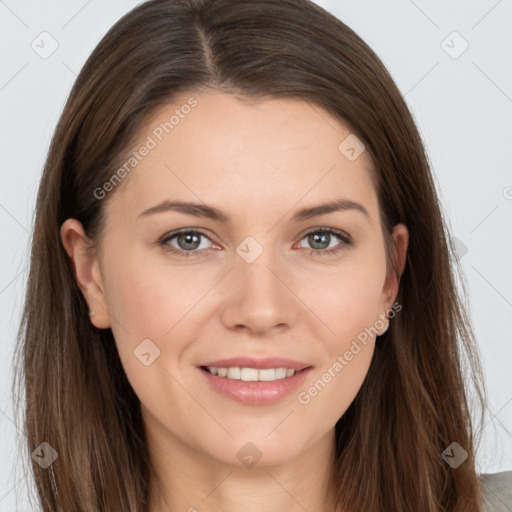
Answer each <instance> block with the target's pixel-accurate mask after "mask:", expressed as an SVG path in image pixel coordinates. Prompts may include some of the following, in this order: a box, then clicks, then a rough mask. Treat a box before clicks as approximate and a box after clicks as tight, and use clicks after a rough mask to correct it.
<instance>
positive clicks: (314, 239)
mask: <svg viewBox="0 0 512 512" xmlns="http://www.w3.org/2000/svg"><path fill="white" fill-rule="evenodd" d="M333 237H335V238H337V239H338V240H339V241H340V242H341V243H338V244H337V245H334V246H330V245H331V244H330V243H331V242H333V241H334V239H333ZM302 240H307V242H308V243H309V244H311V245H312V246H313V250H312V251H311V253H310V255H311V256H315V255H318V256H324V255H328V254H335V253H337V252H339V251H341V250H342V249H343V247H344V246H346V245H351V244H352V239H351V237H350V236H349V235H348V234H347V233H344V232H343V231H338V230H337V229H333V228H321V229H318V228H317V229H314V230H312V231H309V232H308V233H306V235H305V237H304V238H303V239H302ZM302 240H301V242H302ZM315 246H316V247H315ZM319 246H320V247H319ZM301 247H302V246H301Z"/></svg>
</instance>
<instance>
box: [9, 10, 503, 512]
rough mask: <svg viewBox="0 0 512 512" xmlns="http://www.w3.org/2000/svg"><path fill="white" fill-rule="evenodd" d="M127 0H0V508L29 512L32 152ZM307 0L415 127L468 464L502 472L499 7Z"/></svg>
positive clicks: (36, 162)
mask: <svg viewBox="0 0 512 512" xmlns="http://www.w3.org/2000/svg"><path fill="white" fill-rule="evenodd" d="M137 3H138V2H135V1H128V0H125V1H122V0H109V1H99V0H89V1H87V0H73V1H70V0H67V1H64V0H61V1H57V0H46V1H45V2H38V1H35V0H32V1H24V0H19V1H16V0H0V42H1V66H0V112H1V117H0V119H1V123H0V130H1V131H0V159H1V160H0V162H1V164H0V173H1V174H0V227H1V231H0V232H1V235H0V236H1V245H2V251H1V252H0V263H1V274H0V304H1V308H0V326H1V341H0V343H1V348H2V355H3V357H2V359H1V363H0V364H1V365H2V370H1V372H0V374H1V376H0V390H1V393H0V440H1V443H2V444H3V447H2V448H3V449H2V453H3V457H4V463H3V464H1V465H0V512H12V511H14V510H19V511H31V510H35V509H34V508H31V507H30V505H29V503H28V501H27V498H26V494H27V486H28V485H32V484H31V480H30V476H27V475H26V474H25V473H23V472H22V471H21V470H20V468H21V467H22V466H21V465H20V464H19V463H18V464H17V465H16V466H14V463H15V461H16V460H18V459H19V456H18V449H17V446H16V444H15V441H16V437H15V431H16V427H15V425H14V423H13V411H12V398H11V382H12V368H11V366H12V354H13V349H14V345H15V335H16V330H17V327H18V322H19V317H20V310H21V306H22V300H23V294H24V288H25V284H26V278H27V271H28V267H27V263H28V250H29V241H30V232H31V227H32V216H33V210H34V204H35V197H36V192H37V187H38V182H39V179H40V175H41V172H42V167H43V163H44V159H45V156H46V152H47V150H48V147H49V142H50V139H51V136H52V133H53V130H54V128H55V125H56V122H57V119H58V117H59V115H60V112H61V109H62V107H63V105H64V102H65V100H66V97H67V95H68V93H69V91H70V89H71V86H72V84H73V82H74V80H75V77H76V75H77V74H78V72H79V70H80V69H81V67H82V65H83V64H84V62H85V60H86V58H87V57H88V55H89V54H90V53H91V51H92V50H93V48H94V47H95V46H96V44H97V43H98V42H99V40H100V39H101V37H102V36H103V35H104V34H105V33H106V31H107V30H108V29H109V28H110V27H111V26H112V25H113V24H114V23H115V22H116V21H117V20H118V19H119V18H120V17H121V16H122V15H123V14H124V13H126V12H127V11H129V10H130V9H131V8H132V7H134V6H135V5H136V4H137ZM317 3H318V4H319V5H321V6H322V7H324V8H326V9H327V10H329V11H331V12H332V13H333V14H334V15H335V16H337V17H338V18H340V19H341V20H342V21H343V22H345V23H346V24H347V25H348V26H350V27H351V28H352V29H354V30H355V31H356V32H357V33H358V34H359V35H360V36H361V37H362V38H363V39H364V40H365V41H366V42H367V43H368V44H369V45H370V46H371V47H372V48H373V49H374V50H375V52H376V53H377V54H378V55H379V57H380V58H381V59H382V60H383V62H384V64H385V65H386V66H387V68H388V69H389V71H390V73H391V75H392V76H393V78H394V80H395V81H396V83H397V85H398V87H399V88H400V90H401V91H402V93H403V94H404V96H405V100H406V101H407V104H408V105H409V107H410V109H411V110H412V113H413V115H414V118H415V120H416V122H417V124H418V127H419V129H420V132H421V134H422V137H423V140H424V142H425V145H426V147H427V151H428V154H429V158H430V160H431V162H432V168H433V172H434V174H435V179H436V182H437V186H438V189H439V194H440V196H441V201H442V203H443V208H444V210H445V212H446V215H447V219H448V225H449V229H450V232H451V234H452V236H453V237H454V239H455V240H456V244H457V246H458V251H459V255H460V257H461V262H462V265H463V269H464V272H465V275H466V279H467V281H468V285H469V292H470V301H471V314H472V319H473V322H474V326H475V331H476V334H477V338H478V343H479V349H480V353H481V357H482V360H483V365H484V371H485V377H486V383H487V389H488V392H489V400H490V401H489V408H490V411H491V413H490V414H489V415H488V417H487V423H486V425H485V426H484V429H483V436H484V443H483V446H482V448H481V450H480V451H479V452H478V454H477V456H478V458H477V462H478V470H479V472H482V473H494V472H497V471H504V470H508V469H512V436H511V431H512V376H511V375H512V372H511V368H510V366H511V363H512V335H511V332H512V270H511V261H512V222H511V221H512V149H511V148H512V144H511V136H512V66H511V60H512V59H511V53H512V31H511V30H510V27H511V26H512V2H511V1H510V0H500V1H496V0H482V1H471V2H468V1H467V0H466V1H462V0H458V1H451V2H446V1H441V0H437V1H423V0H421V1H420V0H417V1H415V2H413V1H412V0H393V1H389V2H380V1H377V0H373V1H370V0H365V1H361V0H358V1H356V0H350V1H338V0H318V2H317ZM43 32H46V34H42V33H43ZM41 34H42V35H41ZM41 38H45V39H44V41H45V43H44V44H43V43H41ZM52 45H53V46H52ZM56 45H58V46H56ZM43 46H44V49H43ZM53 47H55V50H54V51H53V53H52V54H51V55H49V56H47V55H44V51H46V52H50V51H51V50H53V49H54V48H53ZM41 53H43V55H41ZM43 57H46V58H43Z"/></svg>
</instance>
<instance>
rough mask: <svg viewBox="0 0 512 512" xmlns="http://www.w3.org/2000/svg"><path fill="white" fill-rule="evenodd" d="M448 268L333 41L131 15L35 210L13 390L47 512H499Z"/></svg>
mask: <svg viewBox="0 0 512 512" xmlns="http://www.w3.org/2000/svg"><path fill="white" fill-rule="evenodd" d="M190 244H191V245H190ZM455 265H456V258H455V256H454V251H453V247H452V245H451V243H450V238H449V236H448V233H447V230H446V228H445V225H444V220H443V217H442V214H441V211H440V206H439V202H438V198H437V195H436V191H435V187H434V183H433V180H432V176H431V174H430V170H429V166H428V162H427V158H426V156H425V151H424V148H423V146H422V143H421V139H420V136H419V134H418V131H417V129H416V127H415V125H414V122H413V119H412V117H411V114H410V112H409V111H408V109H407V107H406V105H405V103H404V101H403V99H402V97H401V95H400V93H399V91H398V89H397V88H396V86H395V84H394V83H393V80H392V79H391V77H390V76H389V74H388V72H387V71H386V69H385V68H384V66H383V64H382V63H381V62H380V60H379V59H378V58H377V56H376V55H375V54H374V53H373V52H372V50H371V49H370V48H369V47H368V46H367V45H366V44H365V43H364V42H363V41H362V40H361V39H360V38H359V37H358V36H357V35H356V34H355V33H354V32H353V31H352V30H350V29H349V28H348V27H347V26H346V25H344V24H343V23H342V22H341V21H339V20H337V19H336V18H334V17H333V16H332V15H330V14H329V13H327V12H326V11H324V10H323V9H321V8H320V7H318V6H317V5H315V4H313V3H311V2H308V1H306V0H300V1H297V0H293V1H292V0H285V1H279V2H277V1H274V0H258V1H235V0H213V1H206V0H204V1H201V0H188V1H185V0H182V1H179V0H169V1H155V0H153V1H149V2H145V3H143V4H141V5H139V6H138V7H136V8H135V9H134V10H133V11H131V12H130V13H128V14H127V15H126V16H124V17H123V18H122V19H121V20H120V21H119V22H118V23H116V24H115V26H114V27H113V28H112V29H111V30H110V31H109V32H108V34H107V35H106V36H105V37H104V38H103V40H102V41H101V42H100V43H99V45H98V47H97V48H96V49H95V50H94V52H93V54H92V55H91V56H90V58H89V59H88V61H87V62H86V64H85V66H84V68H83V69H82V71H81V73H80V75H79V76H78V78H77V81H76V83H75V85H74V87H73V90H72V92H71V94H70V97H69V100H68V102H67V104H66V106H65V109H64V111H63V113H62V116H61V119H60V121H59V124H58V126H57V129H56V132H55V136H54V138H53V141H52V144H51V147H50V150H49V154H48V158H47V162H46V165H45V169H44V173H43V177H42V180H41V184H40V189H39V194H38V199H37V209H36V221H35V228H34V238H33V245H32V260H31V270H30V276H29V282H28V290H27V296H26V304H25V310H24V315H23V320H22V325H21V328H20V334H19V338H20V345H19V357H20V367H22V368H23V373H22V374H20V375H18V382H19V383H20V381H21V380H22V379H23V384H24V385H25V387H26V426H25V428H26V432H27V447H28V448H29V450H30V453H31V457H32V461H33V464H32V469H33V473H34V477H35V482H36V485H37V491H38V495H39V499H40V502H41V506H42V508H43V510H45V511H56V510H65V511H71V510H72V511H88V512H89V511H103V510H104V511H114V510H115V511H125V510H126V511H137V512H138V511H149V512H163V511H171V510H172V511H174V510H189V511H194V510H198V511H201V510H215V511H217V510H222V511H231V510H240V509H243V510H246V511H256V510H258V511H259V510H265V511H267V512H268V511H274V510H283V509H285V510H291V511H295V510H297V511H298V510H308V511H311V512H312V511H329V512H331V511H332V512H334V511H343V512H345V511H360V510H364V511H375V512H376V511H387V512H388V511H399V510H415V511H425V512H427V511H428V512H433V511H439V512H440V511H454V512H455V511H464V512H473V511H474V512H476V511H479V510H506V509H503V506H505V507H506V506H510V505H509V503H510V500H511V495H510V485H509V484H510V481H511V475H512V473H510V472H505V473H501V474H499V475H486V476H485V477H484V478H481V477H479V476H478V475H477V473H476V470H475V448H476V445H477V439H476V435H475V431H476V429H475V428H474V425H473V424H472V422H471V418H470V414H469V405H468V403H469V395H468V391H467V389H466V385H467V383H466V381H465V380H464V378H463V373H462V369H463V364H464V361H465V359H464V358H465V357H468V360H469V362H470V363H471V365H472V366H471V369H472V371H471V372H470V376H469V377H470V382H471V383H472V384H473V385H474V387H475V390H476V397H477V398H478V399H479V401H480V404H481V405H482V406H484V405H485V398H484V397H485V393H484V391H483V390H484V387H483V384H482V383H481V370H480V366H479V362H478V358H477V355H476V354H477V351H476V347H475V343H474V337H473V332H472V329H471V324H470V321H469V318H468V316H467V313H466V311H465V309H464V307H463V302H462V301H461V299H460V298H459V297H458V295H457V293H456V288H455V281H454V279H455V278H454V273H453V270H454V266H455ZM20 384H21V383H20ZM482 491H483V493H482ZM482 494H483V495H482ZM500 503H501V504H502V505H500ZM500 506H501V507H502V508H499V507H500Z"/></svg>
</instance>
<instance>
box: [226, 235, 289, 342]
mask: <svg viewBox="0 0 512 512" xmlns="http://www.w3.org/2000/svg"><path fill="white" fill-rule="evenodd" d="M262 239H263V237H260V240H262ZM271 239H272V237H266V238H265V242H264V243H265V245H264V244H263V240H262V242H260V241H259V240H257V239H256V238H255V237H252V236H249V237H247V238H246V239H244V240H243V241H242V242H241V243H240V244H239V245H238V246H237V248H236V252H237V254H236V257H235V260H234V268H233V271H232V272H231V276H232V279H234V280H235V282H236V285H234V286H233V287H232V289H231V291H230V292H229V293H228V294H227V299H226V301H227V303H226V304H225V305H224V306H225V307H224V322H225V323H226V324H227V325H228V326H230V327H234V326H239V325H245V326H246V327H248V328H249V329H251V330H254V331H260V332H263V331H265V330H268V329H271V328H272V327H274V326H277V325H282V324H290V323H291V322H292V318H293V316H294V313H293V312H294V311H295V309H296V308H297V304H296V299H294V295H293V293H292V292H291V291H290V290H289V288H288V287H287V286H286V284H285V283H286V281H287V276H286V274H287V272H286V271H285V268H286V267H285V265H284V260H283V258H281V257H280V255H279V254H278V252H277V248H276V247H273V246H272V243H271ZM288 280H289V279H288Z"/></svg>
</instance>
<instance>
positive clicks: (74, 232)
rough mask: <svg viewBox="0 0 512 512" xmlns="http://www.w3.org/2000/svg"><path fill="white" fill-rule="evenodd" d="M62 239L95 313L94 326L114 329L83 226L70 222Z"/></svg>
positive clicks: (91, 249) (68, 221) (65, 225)
mask: <svg viewBox="0 0 512 512" xmlns="http://www.w3.org/2000/svg"><path fill="white" fill-rule="evenodd" d="M60 237H61V240H62V244H63V246H64V249H65V250H66V252H67V254H68V256H69V258H70V259H71V262H72V264H73V267H74V274H75V279H76V281H77V284H78V286H79V287H80V290H82V293H83V295H84V298H85V300H86V301H87V304H88V305H89V311H90V312H92V313H93V314H92V316H91V317H90V318H91V322H92V324H93V325H94V326H96V327H98V328H100V329H106V328H108V327H110V314H109V311H108V306H107V301H106V296H105V287H104V285H103V279H102V277H101V271H100V265H99V261H98V258H97V256H96V250H95V249H93V248H92V247H90V239H89V238H88V237H87V236H86V235H85V232H84V229H83V227H82V224H81V223H80V222H79V221H78V220H76V219H67V220H66V221H65V222H64V223H63V224H62V226H61V228H60Z"/></svg>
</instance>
